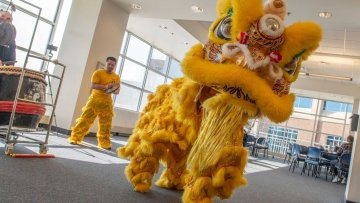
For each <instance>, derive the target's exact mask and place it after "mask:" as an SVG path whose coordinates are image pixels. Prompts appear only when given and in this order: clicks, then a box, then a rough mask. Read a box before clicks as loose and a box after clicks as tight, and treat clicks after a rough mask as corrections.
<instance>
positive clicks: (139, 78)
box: [121, 60, 145, 88]
mask: <svg viewBox="0 0 360 203" xmlns="http://www.w3.org/2000/svg"><path fill="white" fill-rule="evenodd" d="M144 75H145V67H143V66H141V65H139V64H136V63H134V62H132V61H129V60H125V62H124V67H123V70H122V73H121V81H122V82H125V83H128V84H131V85H134V86H136V87H140V88H141V87H142V84H143V81H144Z"/></svg>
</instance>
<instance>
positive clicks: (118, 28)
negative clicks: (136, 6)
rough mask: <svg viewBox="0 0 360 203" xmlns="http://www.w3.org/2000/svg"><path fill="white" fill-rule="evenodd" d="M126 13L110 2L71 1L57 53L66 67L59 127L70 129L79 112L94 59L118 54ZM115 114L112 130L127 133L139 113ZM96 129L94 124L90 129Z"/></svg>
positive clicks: (103, 59)
mask: <svg viewBox="0 0 360 203" xmlns="http://www.w3.org/2000/svg"><path fill="white" fill-rule="evenodd" d="M84 8H86V9H84ZM128 16H129V14H128V13H127V12H126V11H124V10H123V9H121V8H120V7H119V6H117V5H116V4H115V3H114V2H113V1H107V0H105V1H104V0H97V1H88V0H76V1H74V2H73V5H72V8H71V11H70V15H69V22H68V24H67V26H66V29H65V33H64V38H63V42H62V45H61V50H59V56H58V59H59V61H60V62H62V63H64V64H66V65H67V66H68V69H67V70H66V74H65V77H64V82H63V86H62V89H61V93H60V97H59V101H58V106H57V109H56V116H57V123H58V127H60V128H64V129H71V126H72V125H73V124H74V122H75V120H76V119H77V118H78V117H79V116H80V115H81V109H82V107H83V106H84V105H85V104H86V101H87V99H88V97H89V95H90V85H91V76H92V73H93V72H94V70H95V69H96V65H97V62H98V61H100V62H103V63H104V62H105V59H106V57H107V56H114V57H116V58H117V57H118V56H119V54H120V49H121V45H122V40H123V37H124V33H125V31H126V26H127V22H128ZM124 99H126V98H124ZM115 114H116V116H115V117H114V119H113V126H114V128H113V130H115V131H116V132H120V133H130V132H131V129H132V128H133V126H134V123H135V122H136V120H137V118H138V113H136V112H129V111H126V110H120V109H115ZM96 130H97V125H94V126H93V128H92V129H91V131H92V132H96Z"/></svg>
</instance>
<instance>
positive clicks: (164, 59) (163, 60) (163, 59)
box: [149, 49, 169, 74]
mask: <svg viewBox="0 0 360 203" xmlns="http://www.w3.org/2000/svg"><path fill="white" fill-rule="evenodd" d="M168 63H169V57H168V56H167V55H165V54H164V53H162V52H160V51H159V50H157V49H153V51H152V54H151V58H150V64H149V66H150V68H152V69H154V70H157V71H159V72H161V73H163V74H166V71H167V66H168Z"/></svg>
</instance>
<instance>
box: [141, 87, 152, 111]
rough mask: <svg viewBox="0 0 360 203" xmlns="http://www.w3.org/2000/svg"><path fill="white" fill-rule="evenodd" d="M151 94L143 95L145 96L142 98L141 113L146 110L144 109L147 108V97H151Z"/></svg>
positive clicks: (145, 93)
mask: <svg viewBox="0 0 360 203" xmlns="http://www.w3.org/2000/svg"><path fill="white" fill-rule="evenodd" d="M149 94H150V93H149V92H144V93H143V96H142V98H141V104H140V109H139V111H143V110H144V108H145V106H146V104H147V97H148V96H149Z"/></svg>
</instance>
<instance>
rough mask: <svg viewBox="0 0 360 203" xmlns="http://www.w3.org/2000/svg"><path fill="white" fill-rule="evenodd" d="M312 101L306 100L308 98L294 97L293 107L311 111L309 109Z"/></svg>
mask: <svg viewBox="0 0 360 203" xmlns="http://www.w3.org/2000/svg"><path fill="white" fill-rule="evenodd" d="M312 101H313V100H312V99H311V98H308V97H300V96H296V99H295V104H294V107H295V108H307V109H311V107H312Z"/></svg>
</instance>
